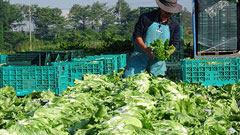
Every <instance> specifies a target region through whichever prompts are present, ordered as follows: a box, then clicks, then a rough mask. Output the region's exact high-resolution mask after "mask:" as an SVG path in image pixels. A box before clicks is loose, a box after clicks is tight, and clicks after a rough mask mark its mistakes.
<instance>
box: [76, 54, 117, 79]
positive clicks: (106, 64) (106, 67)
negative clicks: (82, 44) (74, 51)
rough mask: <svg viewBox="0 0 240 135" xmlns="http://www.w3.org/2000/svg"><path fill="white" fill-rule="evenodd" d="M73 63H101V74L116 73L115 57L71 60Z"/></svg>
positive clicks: (89, 57) (91, 57)
mask: <svg viewBox="0 0 240 135" xmlns="http://www.w3.org/2000/svg"><path fill="white" fill-rule="evenodd" d="M73 61H102V62H103V74H108V75H110V74H113V72H114V71H115V72H118V61H117V57H103V56H98V55H97V56H87V57H85V58H81V59H73Z"/></svg>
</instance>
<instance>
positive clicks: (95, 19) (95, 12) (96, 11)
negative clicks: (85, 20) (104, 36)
mask: <svg viewBox="0 0 240 135" xmlns="http://www.w3.org/2000/svg"><path fill="white" fill-rule="evenodd" d="M106 5H107V4H106V3H103V4H101V3H99V2H98V1H97V2H95V3H93V5H92V7H91V16H90V18H91V22H92V28H93V29H95V30H99V28H100V27H101V25H102V22H103V20H104V16H105V15H107V14H108V13H107V12H106V10H107V6H106Z"/></svg>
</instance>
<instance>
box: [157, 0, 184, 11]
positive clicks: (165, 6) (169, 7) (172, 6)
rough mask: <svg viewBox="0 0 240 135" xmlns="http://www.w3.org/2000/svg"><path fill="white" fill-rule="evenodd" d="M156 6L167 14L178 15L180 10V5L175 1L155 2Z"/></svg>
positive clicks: (161, 0)
mask: <svg viewBox="0 0 240 135" xmlns="http://www.w3.org/2000/svg"><path fill="white" fill-rule="evenodd" d="M156 2H157V5H158V7H159V8H161V9H162V10H164V11H166V12H169V13H179V12H181V10H182V5H180V4H178V3H177V0H156Z"/></svg>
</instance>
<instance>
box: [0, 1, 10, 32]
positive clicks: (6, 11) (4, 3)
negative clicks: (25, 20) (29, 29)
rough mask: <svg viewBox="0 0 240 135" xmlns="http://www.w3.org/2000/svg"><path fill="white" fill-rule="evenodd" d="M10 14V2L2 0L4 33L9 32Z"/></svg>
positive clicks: (0, 11) (0, 3) (1, 11)
mask: <svg viewBox="0 0 240 135" xmlns="http://www.w3.org/2000/svg"><path fill="white" fill-rule="evenodd" d="M9 14H10V4H9V1H5V0H0V21H1V22H2V24H3V28H4V31H5V30H9V23H8V16H9Z"/></svg>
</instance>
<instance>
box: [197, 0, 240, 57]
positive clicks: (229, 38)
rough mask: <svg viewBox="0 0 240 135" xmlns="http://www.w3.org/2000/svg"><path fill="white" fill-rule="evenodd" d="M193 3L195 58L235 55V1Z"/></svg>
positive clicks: (236, 21)
mask: <svg viewBox="0 0 240 135" xmlns="http://www.w3.org/2000/svg"><path fill="white" fill-rule="evenodd" d="M193 2H194V3H195V4H194V5H195V8H194V9H195V12H194V14H193V22H194V26H195V27H194V33H195V34H194V48H195V54H194V55H195V58H197V57H200V58H202V57H204V58H209V57H215V56H218V57H224V56H225V57H227V56H230V55H236V54H237V52H238V45H239V42H238V34H239V33H238V22H239V20H238V18H239V17H238V10H239V9H238V3H237V1H229V0H215V1H206V0H194V1H193Z"/></svg>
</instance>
